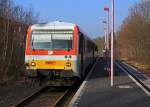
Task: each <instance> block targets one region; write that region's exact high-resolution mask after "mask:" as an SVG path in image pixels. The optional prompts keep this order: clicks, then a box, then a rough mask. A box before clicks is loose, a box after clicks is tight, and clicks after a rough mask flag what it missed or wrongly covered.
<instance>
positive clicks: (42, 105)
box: [12, 83, 80, 107]
mask: <svg viewBox="0 0 150 107" xmlns="http://www.w3.org/2000/svg"><path fill="white" fill-rule="evenodd" d="M79 86H80V83H75V84H73V85H72V86H70V87H69V86H44V87H42V88H41V89H39V90H38V91H36V92H35V93H33V94H32V95H30V96H28V97H26V98H24V99H22V100H20V101H19V102H18V103H17V104H15V105H13V106H12V107H65V106H67V104H69V101H70V100H71V98H72V97H73V95H74V94H75V92H76V91H77V89H78V87H79Z"/></svg>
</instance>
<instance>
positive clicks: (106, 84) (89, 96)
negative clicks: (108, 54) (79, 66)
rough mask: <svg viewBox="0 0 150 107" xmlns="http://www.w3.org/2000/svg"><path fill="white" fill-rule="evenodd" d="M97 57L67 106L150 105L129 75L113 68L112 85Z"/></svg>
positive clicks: (115, 106) (101, 62)
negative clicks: (89, 72) (112, 85)
mask: <svg viewBox="0 0 150 107" xmlns="http://www.w3.org/2000/svg"><path fill="white" fill-rule="evenodd" d="M105 65H106V61H105V60H102V59H99V60H98V61H97V62H96V64H95V65H94V68H93V69H92V71H91V74H90V75H89V77H88V78H87V79H86V80H85V82H84V83H83V85H82V86H81V88H80V89H79V91H78V92H77V93H76V95H75V96H74V98H73V99H72V101H71V102H70V104H69V107H150V97H149V95H148V94H147V93H146V92H145V91H144V90H142V88H141V87H139V86H138V85H137V83H136V82H135V81H133V80H132V79H131V78H130V77H129V75H127V74H126V73H125V72H123V71H122V70H121V69H119V68H118V67H116V68H115V77H114V87H111V85H110V77H109V76H108V73H107V72H106V71H105V70H104V68H105Z"/></svg>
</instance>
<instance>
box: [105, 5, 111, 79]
mask: <svg viewBox="0 0 150 107" xmlns="http://www.w3.org/2000/svg"><path fill="white" fill-rule="evenodd" d="M104 11H106V12H107V34H106V64H107V67H106V70H107V72H108V74H109V76H110V71H109V8H108V7H107V6H106V7H104Z"/></svg>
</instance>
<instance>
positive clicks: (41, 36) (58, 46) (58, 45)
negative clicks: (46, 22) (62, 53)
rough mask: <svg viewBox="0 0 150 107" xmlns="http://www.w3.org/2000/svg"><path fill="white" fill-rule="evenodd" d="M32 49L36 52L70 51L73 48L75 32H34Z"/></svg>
mask: <svg viewBox="0 0 150 107" xmlns="http://www.w3.org/2000/svg"><path fill="white" fill-rule="evenodd" d="M31 48H32V49H34V50H70V49H72V48H73V32H72V31H55V32H54V31H53V32H52V31H33V32H32V35H31Z"/></svg>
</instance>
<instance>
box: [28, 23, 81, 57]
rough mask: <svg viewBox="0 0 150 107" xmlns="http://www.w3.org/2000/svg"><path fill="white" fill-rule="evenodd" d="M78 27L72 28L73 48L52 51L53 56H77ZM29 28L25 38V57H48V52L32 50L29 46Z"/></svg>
mask: <svg viewBox="0 0 150 107" xmlns="http://www.w3.org/2000/svg"><path fill="white" fill-rule="evenodd" d="M78 30H79V29H78V26H75V27H74V47H73V49H71V50H70V51H66V50H54V51H53V55H66V54H69V55H76V54H77V48H78V47H77V44H78ZM31 32H32V30H31V26H30V27H29V29H28V31H27V38H26V40H27V41H26V50H25V54H26V55H48V50H32V49H31V46H30V44H31V43H30V41H31V40H30V39H31Z"/></svg>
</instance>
